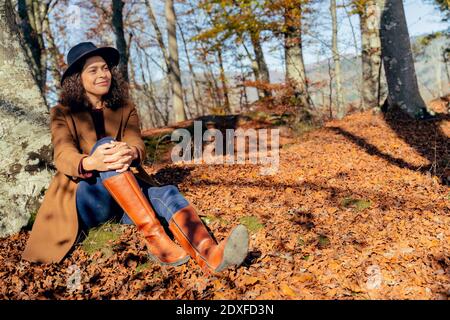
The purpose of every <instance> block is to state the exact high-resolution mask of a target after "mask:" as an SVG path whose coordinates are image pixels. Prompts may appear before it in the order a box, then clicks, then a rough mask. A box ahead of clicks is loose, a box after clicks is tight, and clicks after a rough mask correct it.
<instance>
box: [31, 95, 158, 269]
mask: <svg viewBox="0 0 450 320" xmlns="http://www.w3.org/2000/svg"><path fill="white" fill-rule="evenodd" d="M103 115H104V120H105V132H106V135H107V136H111V137H113V138H115V139H116V140H117V141H125V142H127V143H128V145H130V146H136V147H137V150H138V152H139V156H140V157H139V159H140V163H139V165H138V166H137V167H132V168H131V171H132V172H133V173H134V174H135V176H136V177H137V178H139V179H141V180H144V181H146V182H148V183H150V184H151V185H155V183H154V180H153V179H152V178H151V177H149V176H148V174H147V173H146V171H145V170H144V169H143V168H142V166H141V164H142V162H143V161H144V159H145V144H144V142H143V140H142V138H141V131H140V125H139V118H138V114H137V112H136V108H135V107H134V105H133V104H131V103H130V104H126V105H125V106H124V107H122V108H119V109H117V110H113V109H110V108H105V109H104V110H103ZM50 129H51V136H52V144H53V148H54V152H53V157H54V163H55V167H56V169H57V172H56V174H55V176H54V177H53V178H52V180H51V182H50V185H49V187H48V189H47V192H46V193H45V196H44V200H43V202H42V204H41V207H40V208H39V210H38V212H37V215H36V220H35V222H34V224H33V228H32V230H31V235H30V237H29V239H28V242H27V245H26V247H25V250H24V251H23V253H22V258H23V259H25V260H28V261H33V262H42V263H51V262H60V261H61V260H63V258H64V257H65V256H66V254H67V253H68V252H69V251H70V249H71V248H72V247H73V245H74V243H75V241H76V239H77V236H78V215H77V209H76V202H75V195H76V190H77V186H78V182H79V181H80V180H81V179H84V176H83V175H80V174H79V172H78V165H79V163H80V160H81V158H83V157H84V156H86V155H89V153H90V151H91V149H92V147H93V146H94V144H95V143H96V142H97V136H96V132H95V127H94V122H93V120H92V117H91V115H90V114H89V111H82V112H76V113H75V112H71V111H70V109H69V108H68V107H65V106H62V105H60V104H58V105H56V106H55V107H53V108H51V110H50Z"/></svg>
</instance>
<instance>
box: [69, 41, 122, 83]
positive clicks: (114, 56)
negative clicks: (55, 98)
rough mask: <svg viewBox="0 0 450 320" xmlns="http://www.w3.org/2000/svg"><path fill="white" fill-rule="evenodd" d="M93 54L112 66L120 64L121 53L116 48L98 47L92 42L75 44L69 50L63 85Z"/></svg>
mask: <svg viewBox="0 0 450 320" xmlns="http://www.w3.org/2000/svg"><path fill="white" fill-rule="evenodd" d="M92 56H101V57H102V58H103V59H105V61H106V63H107V64H108V65H109V66H110V67H113V66H116V65H118V64H119V60H120V53H119V51H118V50H117V49H116V48H113V47H101V48H97V47H96V46H95V44H93V43H92V42H80V43H79V44H77V45H75V46H73V47H72V48H71V49H70V50H69V53H67V59H66V61H67V64H68V67H67V69H66V71H64V73H63V75H62V77H61V86H62V84H63V82H64V79H65V78H66V77H67V76H68V75H70V74H72V73H73V72H74V71H77V70H78V67H80V63H81V62H84V61H85V59H87V58H89V57H92Z"/></svg>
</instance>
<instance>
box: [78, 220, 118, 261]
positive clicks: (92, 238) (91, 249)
mask: <svg viewBox="0 0 450 320" xmlns="http://www.w3.org/2000/svg"><path fill="white" fill-rule="evenodd" d="M121 234H122V226H121V225H120V224H117V223H112V222H106V223H105V224H103V225H101V226H99V227H97V228H93V229H91V230H90V231H89V234H88V236H87V238H86V239H85V240H84V241H83V243H82V244H81V247H82V248H83V250H84V251H86V253H88V254H89V255H92V254H94V253H96V252H98V251H101V252H102V253H103V256H104V257H110V256H112V254H113V249H112V247H113V244H114V242H115V241H116V240H117V239H119V237H120V235H121Z"/></svg>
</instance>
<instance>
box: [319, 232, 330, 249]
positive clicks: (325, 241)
mask: <svg viewBox="0 0 450 320" xmlns="http://www.w3.org/2000/svg"><path fill="white" fill-rule="evenodd" d="M318 240H319V248H321V249H324V248H326V247H328V246H329V245H330V239H329V238H328V237H327V236H325V235H322V234H321V235H319V237H318Z"/></svg>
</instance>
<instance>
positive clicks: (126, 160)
mask: <svg viewBox="0 0 450 320" xmlns="http://www.w3.org/2000/svg"><path fill="white" fill-rule="evenodd" d="M111 144H112V145H113V146H114V147H113V148H111V149H108V150H107V155H108V156H106V157H105V158H104V159H103V161H104V162H105V163H106V165H107V168H108V170H116V171H117V172H119V173H121V172H124V171H126V170H128V168H129V167H130V165H131V162H132V161H133V160H134V159H136V158H137V157H138V152H137V149H136V147H130V146H129V145H128V144H127V143H126V142H123V141H112V142H111Z"/></svg>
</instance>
